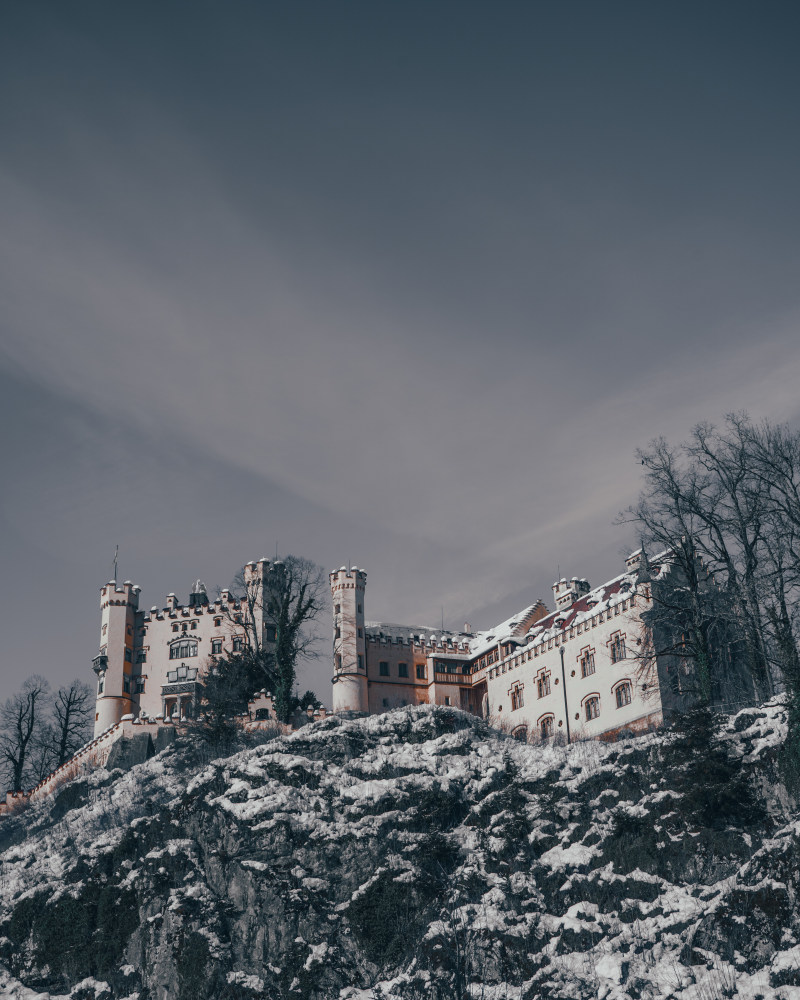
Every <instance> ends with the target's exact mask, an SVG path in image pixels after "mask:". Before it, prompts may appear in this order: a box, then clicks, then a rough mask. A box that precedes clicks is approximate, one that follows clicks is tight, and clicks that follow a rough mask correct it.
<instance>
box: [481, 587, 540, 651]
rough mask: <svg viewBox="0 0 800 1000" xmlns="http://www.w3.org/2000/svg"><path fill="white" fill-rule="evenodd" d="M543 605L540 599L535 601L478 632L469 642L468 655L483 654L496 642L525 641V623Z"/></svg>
mask: <svg viewBox="0 0 800 1000" xmlns="http://www.w3.org/2000/svg"><path fill="white" fill-rule="evenodd" d="M543 606H544V605H543V604H542V602H541V601H537V602H536V603H535V604H531V605H530V606H529V607H527V608H523V609H522V611H518V612H517V613H516V614H515V615H512V616H511V618H508V619H506V621H504V622H501V623H500V624H499V625H495V626H494V627H493V628H489V629H486V630H484V631H483V632H478V633H477V634H476V635H475V636H474V637H473V638H472V641H471V642H470V645H469V655H470V656H483V654H484V653H486V652H488V651H489V650H490V649H494V648H495V647H496V646H497V645H498V643H503V642H517V643H522V642H525V632H526V629H525V625H526V623H527V622H528V621H529V619H530V618H531V617H532V615H533V614H534V613H535V612H536V611H537V610H539V609H540V608H542V607H543Z"/></svg>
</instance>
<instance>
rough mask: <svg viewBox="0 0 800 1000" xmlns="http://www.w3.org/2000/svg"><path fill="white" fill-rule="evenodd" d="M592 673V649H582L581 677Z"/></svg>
mask: <svg viewBox="0 0 800 1000" xmlns="http://www.w3.org/2000/svg"><path fill="white" fill-rule="evenodd" d="M593 673H594V650H593V649H584V650H582V652H581V677H588V676H589V675H590V674H593Z"/></svg>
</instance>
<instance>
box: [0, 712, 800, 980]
mask: <svg viewBox="0 0 800 1000" xmlns="http://www.w3.org/2000/svg"><path fill="white" fill-rule="evenodd" d="M785 726H786V722H785V710H784V708H783V706H782V705H781V703H780V702H775V703H772V704H769V705H766V706H763V707H761V708H759V709H748V710H746V711H744V712H742V713H740V714H739V715H738V716H734V717H732V718H727V719H717V720H714V719H709V718H707V717H703V716H697V717H694V718H692V719H689V720H687V721H686V723H685V725H684V726H683V728H682V730H681V731H677V730H676V731H671V732H664V733H659V734H654V735H650V736H644V737H641V738H639V739H631V740H626V741H623V742H620V743H617V744H613V745H607V744H603V743H582V744H578V745H573V746H570V747H558V746H547V745H545V746H526V745H521V744H519V743H516V742H515V741H513V740H511V739H508V738H506V737H504V736H502V735H501V734H499V733H497V732H496V731H494V730H491V729H489V728H488V727H487V726H486V725H485V724H483V723H482V722H480V721H478V720H475V719H473V718H472V717H470V716H467V715H464V714H462V713H460V712H457V711H455V710H451V709H441V708H417V709H409V710H401V711H398V712H394V713H391V714H387V715H383V716H377V717H373V718H369V719H363V720H354V721H347V722H345V721H341V720H339V719H336V718H328V719H326V720H324V721H323V722H320V723H318V724H315V725H312V726H308V727H305V728H304V729H303V730H301V731H299V732H297V733H294V734H292V735H290V736H282V737H280V738H278V739H274V740H273V741H272V742H268V743H265V744H263V745H261V746H256V747H252V748H250V749H246V750H242V751H241V752H239V753H237V754H235V755H234V756H232V757H228V758H225V759H219V760H208V759H207V757H208V752H207V750H206V748H205V747H204V745H203V744H202V743H201V742H200V741H199V740H194V739H192V738H182V739H179V740H178V741H176V743H175V744H174V745H173V746H171V747H168V748H167V749H166V750H164V751H163V752H162V753H159V754H158V755H157V756H155V757H153V758H152V759H150V760H148V761H146V762H145V763H142V764H140V765H138V766H136V767H133V769H132V770H130V771H129V772H127V773H122V772H121V771H115V772H112V773H108V772H100V773H98V774H96V775H93V776H91V777H89V778H87V779H83V780H81V781H77V782H75V783H73V784H72V785H70V786H68V789H65V790H64V791H62V793H61V794H60V795H59V796H58V797H56V798H54V799H53V800H52V801H51V802H48V803H46V804H45V803H43V804H40V805H37V806H33V807H31V808H30V809H29V810H28V811H27V812H25V813H24V814H21V815H19V816H16V817H10V818H7V819H5V820H3V821H2V822H0V849H2V850H3V853H2V855H0V899H1V900H2V904H1V905H2V909H1V910H0V919H1V920H2V924H0V935H2V937H1V938H0V961H2V963H3V964H4V967H5V970H6V971H5V972H4V973H3V974H2V975H3V976H4V977H5V979H3V978H1V977H0V990H2V989H4V990H5V991H6V995H8V996H11V995H17V996H20V997H24V996H25V995H26V992H25V991H26V990H30V991H33V992H31V993H29V994H28V995H29V996H36V995H40V994H41V993H43V992H44V993H45V995H46V994H47V993H50V994H51V995H53V996H62V997H63V996H70V997H72V998H73V1000H78V998H80V1000H85V998H89V997H91V998H92V1000H112V998H113V1000H119V998H128V1000H135V998H138V1000H166V998H169V1000H204V998H208V1000H210V998H214V1000H256V998H260V997H264V998H290V997H294V998H309V1000H312V998H313V1000H323V998H324V1000H328V998H342V1000H347V998H350V1000H356V998H358V1000H372V998H373V997H375V998H377V997H384V998H395V1000H401V998H404V1000H411V998H420V1000H421V998H423V997H424V998H428V997H430V998H439V1000H446V998H457V1000H462V998H464V997H474V998H479V997H480V998H485V1000H489V998H494V1000H500V998H509V1000H510V998H517V1000H526V998H530V1000H533V998H564V1000H578V998H582V997H603V998H609V1000H636V998H654V1000H655V998H662V997H664V998H666V997H680V998H684V1000H690V998H691V1000H705V998H708V1000H714V998H717V997H725V996H734V995H738V996H744V997H752V998H756V997H759V996H760V997H764V998H767V997H770V998H772V997H779V998H781V997H782V998H785V1000H789V998H790V997H793V998H796V997H797V996H798V989H799V988H800V947H799V946H798V945H797V943H796V942H797V940H798V938H797V935H798V932H800V927H799V926H798V925H799V923H800V921H799V920H798V905H797V893H798V888H799V887H800V861H798V858H800V855H799V854H798V838H800V822H798V818H797V812H796V808H795V804H794V801H793V799H792V796H791V795H790V794H789V792H788V791H787V790H786V788H785V787H784V785H783V783H782V780H781V768H780V754H781V746H782V742H783V739H784V737H785ZM62 797H63V798H62ZM14 989H16V990H17V991H18V993H16V994H14V993H12V992H11V991H12V990H14ZM37 991H38V992H37ZM736 991H738V993H737V992H736ZM0 995H1V994H0Z"/></svg>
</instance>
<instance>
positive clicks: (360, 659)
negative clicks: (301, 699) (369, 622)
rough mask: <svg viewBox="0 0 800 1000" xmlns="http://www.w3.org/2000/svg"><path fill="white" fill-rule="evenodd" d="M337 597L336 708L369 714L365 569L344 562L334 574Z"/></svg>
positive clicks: (340, 710) (334, 701)
mask: <svg viewBox="0 0 800 1000" xmlns="http://www.w3.org/2000/svg"><path fill="white" fill-rule="evenodd" d="M330 581H331V597H332V598H333V710H334V712H339V713H350V712H353V713H359V714H366V713H367V711H368V710H369V701H368V697H367V650H366V640H365V639H364V590H365V588H366V585H367V574H366V573H365V572H364V570H363V569H358V567H356V566H353V568H352V569H348V568H347V567H346V566H342V568H341V569H338V570H334V571H333V572H332V573H331V574H330Z"/></svg>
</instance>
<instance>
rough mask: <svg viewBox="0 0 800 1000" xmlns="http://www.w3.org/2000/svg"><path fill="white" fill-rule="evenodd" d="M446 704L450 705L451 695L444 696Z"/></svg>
mask: <svg viewBox="0 0 800 1000" xmlns="http://www.w3.org/2000/svg"><path fill="white" fill-rule="evenodd" d="M444 703H445V705H449V704H450V695H449V694H446V695H445V696H444Z"/></svg>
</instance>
